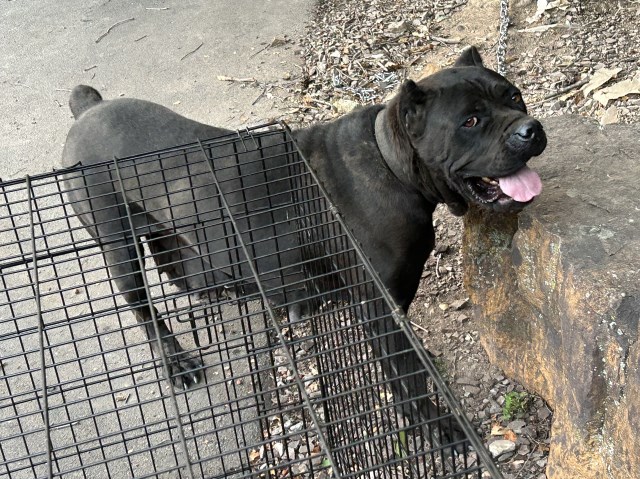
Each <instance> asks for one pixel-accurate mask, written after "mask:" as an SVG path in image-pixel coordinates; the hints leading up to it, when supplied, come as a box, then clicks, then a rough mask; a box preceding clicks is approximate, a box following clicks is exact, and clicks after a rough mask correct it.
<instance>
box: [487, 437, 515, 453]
mask: <svg viewBox="0 0 640 479" xmlns="http://www.w3.org/2000/svg"><path fill="white" fill-rule="evenodd" d="M515 450H516V443H515V442H513V441H509V440H508V439H498V440H497V441H493V442H492V443H491V444H489V452H490V453H491V455H492V456H493V457H500V456H502V455H504V454H507V453H510V452H513V451H515Z"/></svg>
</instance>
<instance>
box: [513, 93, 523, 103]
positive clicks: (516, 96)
mask: <svg viewBox="0 0 640 479" xmlns="http://www.w3.org/2000/svg"><path fill="white" fill-rule="evenodd" d="M511 99H512V100H513V101H514V102H515V103H522V95H521V94H520V93H514V94H513V95H512V96H511Z"/></svg>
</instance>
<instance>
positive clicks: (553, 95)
mask: <svg viewBox="0 0 640 479" xmlns="http://www.w3.org/2000/svg"><path fill="white" fill-rule="evenodd" d="M588 82H589V79H588V78H585V79H583V80H580V81H578V82H575V83H572V84H571V85H569V86H566V87H564V88H561V89H560V90H558V91H556V92H553V93H550V94H548V95H547V96H545V97H543V98H542V100H538V101H536V102H534V103H532V104H531V105H529V106H535V105H540V104H541V103H544V102H545V101H549V100H553V99H554V98H557V97H559V96H561V95H564V94H565V93H569V92H570V91H571V90H575V89H576V88H580V87H581V86H582V85H586V84H587V83H588Z"/></svg>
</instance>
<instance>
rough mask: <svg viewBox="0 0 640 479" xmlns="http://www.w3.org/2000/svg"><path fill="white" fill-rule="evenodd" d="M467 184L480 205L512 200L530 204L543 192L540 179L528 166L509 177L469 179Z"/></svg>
mask: <svg viewBox="0 0 640 479" xmlns="http://www.w3.org/2000/svg"><path fill="white" fill-rule="evenodd" d="M465 184H466V185H467V188H469V190H470V191H471V194H472V195H473V196H474V198H476V200H478V201H479V202H480V203H496V202H497V203H502V202H508V201H511V200H515V201H518V202H520V203H528V202H529V201H531V200H533V199H534V198H535V197H536V196H538V195H539V194H540V192H541V191H542V182H541V181H540V177H539V176H538V174H537V173H536V172H535V171H533V170H531V169H530V168H529V167H528V166H523V167H522V168H520V169H519V170H518V171H516V172H515V173H513V174H511V175H508V176H502V177H497V178H493V177H489V176H483V177H471V178H467V179H465Z"/></svg>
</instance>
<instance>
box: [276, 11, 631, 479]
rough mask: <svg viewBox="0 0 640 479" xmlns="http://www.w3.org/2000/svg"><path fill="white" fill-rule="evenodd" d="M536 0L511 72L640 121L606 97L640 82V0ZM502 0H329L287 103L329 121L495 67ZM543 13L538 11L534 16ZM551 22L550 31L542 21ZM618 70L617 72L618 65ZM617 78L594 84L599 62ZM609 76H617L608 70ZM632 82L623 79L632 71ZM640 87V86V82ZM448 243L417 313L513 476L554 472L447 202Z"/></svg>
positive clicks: (299, 121) (520, 26) (547, 105)
mask: <svg viewBox="0 0 640 479" xmlns="http://www.w3.org/2000/svg"><path fill="white" fill-rule="evenodd" d="M541 3H546V2H536V1H533V0H513V1H512V2H511V4H512V7H511V10H510V20H511V23H510V28H509V35H508V48H507V77H508V78H509V79H510V80H512V81H513V82H514V83H515V84H516V85H518V86H519V87H520V88H521V89H522V91H523V96H524V98H525V100H526V101H527V103H528V105H529V111H530V113H532V114H533V115H534V116H536V117H538V118H545V117H549V116H555V115H563V114H578V115H582V116H587V117H592V118H595V119H597V120H599V121H601V122H602V123H603V124H605V123H611V122H638V121H640V95H639V94H637V93H628V94H623V95H621V96H620V98H615V99H611V100H609V101H606V100H605V101H604V102H600V101H598V99H597V98H598V95H603V93H605V92H606V91H607V89H609V90H610V89H620V90H621V91H622V92H623V93H624V92H625V88H623V87H625V85H627V88H626V90H628V91H629V92H631V91H633V85H634V83H633V81H634V79H638V82H640V32H639V27H638V25H639V20H638V19H639V18H640V4H638V2H637V1H633V0H626V1H625V0H620V1H601V0H582V1H580V0H561V1H558V2H553V3H552V8H548V9H547V10H545V11H544V12H542V13H541V15H539V16H538V17H537V18H536V19H535V20H532V18H531V17H532V16H533V15H534V13H535V12H536V7H537V4H541ZM498 4H499V2H498V1H497V0H492V1H489V2H487V1H483V0H468V1H466V0H462V1H460V0H449V1H446V0H445V1H434V0H350V1H347V0H324V1H322V0H321V1H319V2H318V7H317V12H316V15H315V19H314V21H313V22H312V24H311V25H310V27H309V31H308V34H307V35H306V38H305V39H304V40H303V42H302V43H301V45H300V46H299V53H300V54H301V55H302V57H303V59H304V63H303V66H302V71H301V74H300V75H299V78H298V80H299V81H298V82H297V84H296V86H294V87H293V88H291V89H290V90H291V91H290V92H291V93H294V94H295V95H294V96H293V97H294V98H296V99H297V103H295V104H294V105H292V106H291V107H290V108H289V109H288V111H287V112H286V113H287V116H286V118H287V120H288V121H289V122H290V123H292V124H296V125H306V124H309V123H312V122H317V121H327V120H330V119H332V118H335V117H337V116H339V115H342V114H344V113H346V112H348V111H350V110H351V109H352V108H354V107H355V106H357V105H363V104H371V103H379V102H381V101H383V100H384V99H385V98H388V97H389V96H390V95H391V94H392V93H393V91H394V89H395V88H396V87H397V86H398V85H399V84H400V83H401V82H402V81H403V80H404V79H405V78H407V77H412V78H418V77H419V76H420V75H421V74H422V73H423V72H431V71H435V70H437V69H439V68H441V67H442V66H445V65H447V64H450V63H451V62H453V60H454V59H455V58H456V57H457V56H458V55H459V53H460V51H461V50H462V49H463V48H465V47H466V46H468V45H470V44H475V45H477V46H478V47H479V48H480V49H481V51H482V53H483V57H484V59H485V63H486V64H487V66H490V67H495V61H494V59H495V48H496V42H497V32H498V26H499V24H498V18H499V16H498ZM531 20H532V21H531ZM535 30H543V31H537V32H536V31H535ZM606 69H610V70H618V71H617V73H616V75H615V76H613V75H611V76H610V77H609V75H608V74H607V72H608V70H606ZM597 72H599V73H598V75H601V76H603V77H604V78H605V80H606V81H604V82H603V83H602V84H601V85H598V86H597V87H596V88H593V89H592V90H591V89H590V88H587V86H588V85H590V84H591V85H593V84H592V83H590V82H591V81H592V79H593V78H594V75H596V73H597ZM607 77H609V78H607ZM625 81H626V82H627V83H623V84H621V85H620V82H625ZM638 93H640V92H638ZM434 226H435V229H436V239H437V246H436V250H435V251H434V253H433V254H432V256H431V257H430V258H429V260H428V261H427V264H426V265H425V270H424V274H423V280H422V283H421V286H420V288H419V291H418V293H417V296H416V299H415V301H414V303H413V305H412V307H411V309H410V312H409V316H410V319H411V320H412V321H413V323H414V324H415V325H416V330H417V331H418V333H419V334H420V335H421V337H422V338H423V340H424V342H425V345H426V346H427V347H428V349H429V350H430V351H431V352H432V353H433V355H434V356H435V358H436V363H437V364H438V367H439V368H440V369H441V371H442V373H443V375H444V376H445V377H446V378H447V379H448V381H449V383H450V384H451V387H452V388H453V390H454V391H455V393H456V394H457V396H458V398H459V399H460V402H461V404H462V406H463V408H464V409H465V411H466V413H467V415H468V416H469V418H470V420H471V421H472V423H473V424H474V425H475V426H476V427H477V430H478V432H479V434H480V436H481V437H482V438H483V439H484V440H485V443H486V444H487V445H488V447H489V448H490V450H491V451H492V452H494V451H495V453H494V456H495V457H496V460H497V462H498V464H499V467H500V469H501V470H502V472H503V474H504V476H505V478H506V479H515V478H517V479H543V478H545V477H546V476H545V473H544V472H545V468H546V466H547V455H548V450H549V437H550V426H551V421H552V418H553V414H552V410H551V409H550V408H549V406H548V405H547V404H546V403H545V402H544V400H543V399H542V398H539V397H537V396H535V395H534V394H532V393H530V392H527V391H525V390H524V388H523V386H522V385H520V384H518V383H517V382H516V381H514V380H511V379H510V378H507V377H505V376H504V374H503V373H502V371H500V370H499V369H498V368H497V367H495V366H493V365H492V364H490V363H489V361H488V359H487V356H486V354H485V352H484V350H483V349H482V347H481V346H480V344H479V337H478V331H477V325H476V324H475V321H474V320H473V318H472V315H471V311H470V307H469V304H468V300H467V298H466V296H465V291H464V288H463V286H462V271H461V256H460V238H461V231H462V222H461V220H460V219H458V218H454V217H452V216H450V215H449V214H448V213H447V212H446V209H444V208H438V210H437V211H436V215H435V218H434ZM513 392H516V393H526V394H525V396H524V397H526V400H525V401H524V408H523V409H522V410H520V411H518V412H517V414H516V416H517V417H511V418H509V419H507V418H505V417H504V414H503V413H504V411H505V402H506V398H507V395H509V394H510V393H513Z"/></svg>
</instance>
